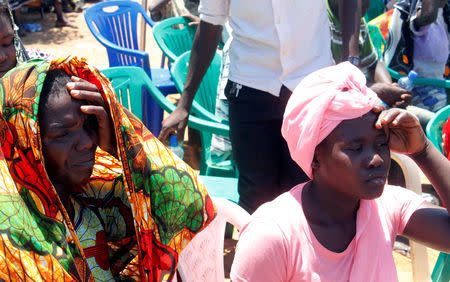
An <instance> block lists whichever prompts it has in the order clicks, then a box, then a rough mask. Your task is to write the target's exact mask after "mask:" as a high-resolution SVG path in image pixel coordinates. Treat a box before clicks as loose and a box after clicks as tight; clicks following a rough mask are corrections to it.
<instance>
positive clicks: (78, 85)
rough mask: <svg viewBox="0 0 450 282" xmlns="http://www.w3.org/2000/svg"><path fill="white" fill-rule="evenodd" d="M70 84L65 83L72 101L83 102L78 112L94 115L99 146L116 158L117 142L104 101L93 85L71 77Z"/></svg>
mask: <svg viewBox="0 0 450 282" xmlns="http://www.w3.org/2000/svg"><path fill="white" fill-rule="evenodd" d="M71 79H72V82H69V83H67V85H66V86H67V89H69V92H70V95H71V96H72V98H74V99H78V100H85V101H87V102H88V105H83V106H81V107H80V110H81V111H82V112H83V113H85V114H87V115H95V116H96V118H97V122H98V136H99V144H98V145H99V146H100V148H101V149H102V150H103V151H106V152H108V153H110V154H111V155H113V156H114V157H116V158H117V142H116V137H115V134H114V126H113V122H112V119H111V114H110V112H109V109H108V107H107V104H106V102H105V100H104V99H103V97H102V95H101V94H100V92H99V91H98V89H97V86H95V85H94V84H92V83H90V82H88V81H86V80H84V79H81V78H79V77H76V76H72V77H71Z"/></svg>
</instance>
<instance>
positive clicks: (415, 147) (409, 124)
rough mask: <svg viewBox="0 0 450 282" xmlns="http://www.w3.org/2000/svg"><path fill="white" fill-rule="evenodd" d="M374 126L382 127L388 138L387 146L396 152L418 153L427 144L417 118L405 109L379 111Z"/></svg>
mask: <svg viewBox="0 0 450 282" xmlns="http://www.w3.org/2000/svg"><path fill="white" fill-rule="evenodd" d="M375 127H376V128H377V129H382V128H384V130H385V131H386V134H387V136H388V138H389V148H390V149H391V150H392V151H395V152H398V153H403V154H408V155H410V154H415V153H419V152H421V151H423V150H424V149H425V146H426V144H427V138H426V137H425V134H424V132H423V130H422V127H421V126H420V123H419V120H418V119H417V118H416V117H415V116H414V115H413V114H411V113H409V112H407V111H405V110H401V109H398V108H393V109H389V110H386V111H383V112H381V113H380V115H379V116H378V120H377V121H376V123H375Z"/></svg>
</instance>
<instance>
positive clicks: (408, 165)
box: [391, 153, 430, 282]
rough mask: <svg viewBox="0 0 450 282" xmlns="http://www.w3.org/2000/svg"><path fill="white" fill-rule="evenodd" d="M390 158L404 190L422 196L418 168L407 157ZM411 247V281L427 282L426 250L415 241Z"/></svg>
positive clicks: (395, 156) (399, 155)
mask: <svg viewBox="0 0 450 282" xmlns="http://www.w3.org/2000/svg"><path fill="white" fill-rule="evenodd" d="M391 158H392V159H393V160H394V161H396V162H397V163H398V164H399V166H400V168H401V169H402V172H403V175H404V177H405V186H406V189H408V190H411V191H413V192H415V193H417V194H419V195H420V196H422V184H421V182H420V172H419V170H420V169H419V167H418V166H417V165H416V163H415V162H413V160H411V159H410V158H409V157H407V156H405V155H401V154H396V153H391ZM410 246H411V264H412V272H413V281H414V282H419V281H428V280H429V277H430V276H429V272H428V254H427V248H426V247H425V246H424V245H421V244H419V243H417V242H415V241H412V240H411V241H410Z"/></svg>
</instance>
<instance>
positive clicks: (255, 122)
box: [225, 80, 308, 213]
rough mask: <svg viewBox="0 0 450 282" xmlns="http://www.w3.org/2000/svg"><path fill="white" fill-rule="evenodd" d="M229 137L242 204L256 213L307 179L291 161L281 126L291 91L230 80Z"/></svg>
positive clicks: (228, 94) (284, 88)
mask: <svg viewBox="0 0 450 282" xmlns="http://www.w3.org/2000/svg"><path fill="white" fill-rule="evenodd" d="M225 95H226V96H227V99H228V102H229V119H230V121H229V122H230V138H231V144H232V147H233V158H234V160H235V161H236V165H237V168H238V170H239V182H238V191H239V205H240V206H242V207H243V208H244V209H246V210H247V211H248V212H250V213H253V212H254V211H255V210H256V208H258V207H259V206H260V205H261V204H263V203H265V202H267V201H271V200H273V199H274V198H275V197H277V196H278V195H280V194H281V193H283V192H285V191H288V190H289V189H291V188H292V187H294V186H295V185H297V184H299V183H302V182H305V181H307V180H308V177H307V176H306V174H305V173H304V172H303V171H302V170H301V168H300V167H299V166H298V165H297V164H296V163H295V162H294V161H293V160H292V159H291V157H290V154H289V149H288V146H287V144H286V141H285V140H284V138H283V136H282V135H281V124H282V122H283V113H284V109H285V107H286V104H287V101H288V100H289V97H290V96H291V91H290V90H289V89H288V88H286V87H284V86H283V87H282V89H281V91H280V96H279V97H275V96H273V95H271V94H270V93H267V92H264V91H261V90H257V89H254V88H250V87H246V86H242V85H237V84H236V83H234V82H232V81H230V80H229V81H228V83H227V86H226V88H225Z"/></svg>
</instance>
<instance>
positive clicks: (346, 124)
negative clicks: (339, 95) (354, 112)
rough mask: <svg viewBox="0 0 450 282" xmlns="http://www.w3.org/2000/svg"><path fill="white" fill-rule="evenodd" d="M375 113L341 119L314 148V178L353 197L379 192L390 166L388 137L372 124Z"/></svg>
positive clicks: (368, 196)
mask: <svg viewBox="0 0 450 282" xmlns="http://www.w3.org/2000/svg"><path fill="white" fill-rule="evenodd" d="M377 117H378V116H377V115H376V114H374V113H372V112H370V113H367V114H366V115H364V116H362V117H361V118H357V119H352V120H347V121H343V122H341V123H340V124H339V125H338V126H337V127H336V129H335V130H334V131H333V132H332V133H331V134H330V135H329V136H328V137H327V138H326V139H325V140H324V142H322V143H321V144H320V145H319V146H318V147H317V150H316V154H315V159H316V160H317V162H318V163H319V167H318V168H316V169H315V170H314V179H315V180H316V178H317V180H318V181H319V182H321V183H323V184H325V185H327V186H328V187H331V188H333V189H335V190H337V191H338V192H340V193H344V194H346V195H347V196H349V197H352V198H356V199H374V198H377V197H379V196H380V195H381V194H382V193H383V188H384V185H385V183H386V177H387V173H388V170H389V166H390V151H389V146H388V138H387V136H386V134H385V132H384V131H383V130H377V129H375V127H374V124H375V121H376V119H377Z"/></svg>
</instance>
